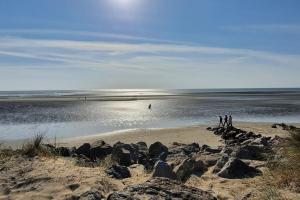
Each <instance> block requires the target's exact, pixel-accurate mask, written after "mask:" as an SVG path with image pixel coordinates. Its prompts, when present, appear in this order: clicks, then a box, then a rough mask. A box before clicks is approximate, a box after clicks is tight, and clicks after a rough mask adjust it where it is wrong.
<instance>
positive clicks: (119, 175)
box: [105, 165, 131, 179]
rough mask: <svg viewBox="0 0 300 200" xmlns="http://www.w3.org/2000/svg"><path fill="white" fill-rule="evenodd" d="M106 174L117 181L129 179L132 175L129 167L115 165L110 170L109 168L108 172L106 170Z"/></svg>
mask: <svg viewBox="0 0 300 200" xmlns="http://www.w3.org/2000/svg"><path fill="white" fill-rule="evenodd" d="M105 172H106V173H107V174H108V175H109V176H111V177H113V178H116V179H124V178H129V177H131V174H130V172H129V170H128V168H127V167H125V166H121V165H113V166H111V167H110V168H108V169H107V170H105Z"/></svg>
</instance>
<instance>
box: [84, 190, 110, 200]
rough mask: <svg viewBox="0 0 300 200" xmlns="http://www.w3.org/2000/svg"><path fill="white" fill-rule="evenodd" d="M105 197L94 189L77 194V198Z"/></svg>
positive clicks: (96, 199)
mask: <svg viewBox="0 0 300 200" xmlns="http://www.w3.org/2000/svg"><path fill="white" fill-rule="evenodd" d="M104 198H105V197H104V196H103V195H102V194H101V193H100V192H98V191H97V190H95V189H92V190H90V191H87V192H85V193H83V194H81V195H80V196H79V200H101V199H104Z"/></svg>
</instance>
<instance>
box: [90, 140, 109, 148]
mask: <svg viewBox="0 0 300 200" xmlns="http://www.w3.org/2000/svg"><path fill="white" fill-rule="evenodd" d="M105 144H106V143H105V142H104V140H97V141H95V142H93V143H92V145H91V147H97V146H103V145H105Z"/></svg>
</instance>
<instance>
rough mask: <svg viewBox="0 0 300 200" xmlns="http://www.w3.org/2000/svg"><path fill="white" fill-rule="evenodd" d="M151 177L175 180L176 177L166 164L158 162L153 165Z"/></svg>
mask: <svg viewBox="0 0 300 200" xmlns="http://www.w3.org/2000/svg"><path fill="white" fill-rule="evenodd" d="M152 177H165V178H171V179H175V178H176V175H175V174H174V172H173V170H172V168H171V167H170V166H169V165H168V163H166V162H164V161H161V160H159V161H157V162H156V163H155V165H154V170H153V174H152Z"/></svg>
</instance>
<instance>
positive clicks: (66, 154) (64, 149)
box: [56, 147, 71, 157]
mask: <svg viewBox="0 0 300 200" xmlns="http://www.w3.org/2000/svg"><path fill="white" fill-rule="evenodd" d="M56 152H57V154H58V155H60V156H63V157H69V156H71V152H70V150H69V148H67V147H58V148H56Z"/></svg>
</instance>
